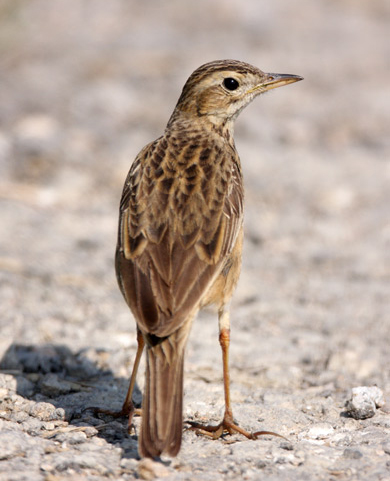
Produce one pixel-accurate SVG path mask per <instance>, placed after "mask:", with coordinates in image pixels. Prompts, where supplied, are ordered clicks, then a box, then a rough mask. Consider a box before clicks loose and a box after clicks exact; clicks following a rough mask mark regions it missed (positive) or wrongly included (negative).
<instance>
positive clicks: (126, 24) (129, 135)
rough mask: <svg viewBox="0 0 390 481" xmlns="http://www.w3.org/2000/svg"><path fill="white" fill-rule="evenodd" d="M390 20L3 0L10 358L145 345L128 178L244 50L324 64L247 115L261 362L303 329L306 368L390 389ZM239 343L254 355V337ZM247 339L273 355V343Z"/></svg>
mask: <svg viewBox="0 0 390 481" xmlns="http://www.w3.org/2000/svg"><path fill="white" fill-rule="evenodd" d="M389 25H390V3H389V2H387V1H385V0H384V1H381V0H317V1H316V2H313V1H309V0H290V1H288V2H286V1H283V0H274V1H272V2H269V1H265V0H264V1H263V0H261V1H259V0H244V1H234V0H211V1H210V0H207V1H206V0H198V1H196V2H183V1H180V0H170V1H166V2H161V1H156V0H143V1H142V2H139V1H135V0H111V1H109V2H108V1H106V0H82V1H80V0H51V1H50V2H48V1H44V0H2V1H1V3H0V206H1V207H0V225H1V234H0V271H1V272H0V283H1V290H0V329H1V333H2V334H1V338H0V352H1V353H4V352H5V351H6V350H7V349H8V347H9V346H10V344H11V343H13V342H18V343H22V344H23V343H33V344H41V343H58V342H61V343H64V344H66V345H68V346H70V347H71V348H72V349H75V350H76V349H81V348H87V347H88V346H93V347H94V348H97V347H99V348H100V349H106V350H108V351H110V352H111V354H110V356H111V357H113V356H114V357H115V353H118V352H122V351H121V349H123V352H125V353H126V354H123V356H129V354H128V353H129V350H128V349H129V347H131V348H134V346H135V326H134V324H133V321H132V320H130V314H129V312H128V309H127V307H126V306H125V304H124V302H123V300H122V299H121V295H120V293H119V291H118V288H117V286H116V280H115V274H114V267H113V254H114V249H115V243H116V229H117V211H118V202H119V198H120V194H121V189H122V185H123V182H124V179H125V176H126V173H127V171H128V169H129V167H130V165H131V162H132V160H133V159H134V157H135V155H136V154H137V153H138V152H139V150H140V149H141V148H142V147H143V146H144V145H145V144H146V143H147V142H149V141H151V140H153V139H154V138H156V137H157V136H159V135H161V133H162V132H163V129H164V127H165V124H166V122H167V120H168V118H169V116H170V114H171V112H172V110H173V108H174V106H175V103H176V101H177V99H178V97H179V94H180V92H181V89H182V87H183V85H184V82H185V81H186V79H187V78H188V76H189V75H190V74H191V72H192V71H193V70H194V69H195V68H197V67H198V66H200V65H201V64H203V63H205V62H208V61H211V60H215V59H223V58H234V59H238V60H243V61H246V62H249V63H251V64H253V65H256V66H257V67H259V68H261V69H262V70H264V71H269V72H278V73H292V74H298V75H301V76H303V77H304V78H305V80H304V82H300V83H299V84H294V85H291V86H288V87H286V88H283V89H278V90H276V91H272V92H271V93H269V94H267V95H264V96H263V97H261V98H259V99H257V100H256V101H255V102H254V103H252V104H251V105H250V106H249V107H248V108H247V109H246V110H245V111H244V113H243V114H242V115H241V117H240V118H239V119H238V121H237V126H236V145H237V148H238V151H239V153H240V156H241V159H242V164H243V170H244V176H245V180H246V207H247V210H246V243H245V252H244V266H243V274H242V279H241V282H240V284H239V288H238V291H237V295H236V297H235V300H234V306H235V310H236V311H235V312H236V313H237V314H236V317H237V318H238V319H237V320H236V324H237V325H240V326H241V327H242V329H243V332H244V331H245V330H248V331H250V332H252V336H255V337H256V336H259V335H263V336H264V337H267V339H268V341H267V345H266V346H265V347H264V352H262V355H261V361H262V362H265V363H267V362H268V364H269V366H271V364H272V365H273V361H275V365H277V366H280V370H281V371H283V370H284V368H285V366H287V365H289V363H290V361H291V359H292V358H291V357H289V355H288V354H287V353H288V352H290V351H288V349H289V347H288V346H291V345H292V344H293V343H294V342H295V343H298V344H299V346H300V349H299V352H300V354H299V355H302V357H304V355H305V352H306V354H307V355H306V361H305V362H306V364H307V363H309V364H310V362H311V361H313V362H315V361H316V359H317V358H318V357H321V356H322V357H323V358H326V359H328V366H330V368H331V369H332V368H333V369H334V370H335V371H336V372H337V373H338V375H339V376H341V375H343V373H347V374H348V373H349V374H350V375H352V373H353V375H354V376H357V377H358V378H359V379H363V378H364V376H366V377H367V376H374V378H372V377H371V379H374V380H375V379H377V380H378V382H382V384H383V376H385V378H386V379H388V375H389V370H388V368H389V365H390V361H389V359H390V358H389V352H388V342H389V332H388V325H387V324H386V322H385V318H386V316H388V313H389V309H388V308H389V305H388V298H389V290H388V288H389V278H390V275H389V265H390V255H389V252H390V249H389V248H390V225H389V200H390V198H389V192H390V188H389V177H390V164H389V161H390V137H389V125H390V108H389V107H390V68H389V62H390V42H389ZM213 319H214V318H213ZM387 320H388V318H387ZM199 322H200V324H199V325H200V326H203V328H204V329H206V327H205V325H204V322H203V321H202V320H200V321H199ZM202 322H203V324H202ZM212 322H213V323H214V324H213V327H210V330H211V329H213V332H216V328H217V323H216V320H215V319H214V321H212ZM205 332H206V334H207V333H208V331H207V329H206V331H205ZM210 332H211V331H210ZM243 335H244V334H243ZM305 336H306V337H305ZM255 337H251V336H250V335H249V337H247V338H245V339H246V340H243V343H244V341H245V342H246V343H248V342H250V340H251V339H255ZM197 339H198V338H197V336H196V334H193V340H192V343H193V344H192V346H193V347H192V348H191V349H192V350H193V351H191V350H190V357H189V359H190V361H189V368H191V362H195V363H196V362H198V363H202V362H203V360H202V359H203V358H202V357H201V353H200V354H199V352H203V351H199V352H198V354H197V356H198V357H197V358H196V357H195V355H193V356H192V357H191V352H197V349H199V350H201V348H202V346H201V343H200V341H201V340H200V339H198V340H197ZM257 339H260V340H259V341H258V342H262V340H261V339H262V338H259V337H258V338H257ZM305 339H306V341H305ZM211 342H212V345H213V346H214V345H216V344H215V343H216V338H213V339H212V340H211V341H210V343H211ZM206 345H207V343H206ZM210 345H211V344H210ZM233 345H234V343H233ZM330 345H331V346H332V348H330V347H329V346H330ZM279 348H280V349H282V350H283V356H281V354H280V352H281V351H280V350H279ZM232 349H233V362H234V360H236V361H237V360H240V359H241V357H240V356H241V354H240V351H239V349H242V345H240V342H237V344H236V348H234V347H232ZM234 349H236V351H234ZM246 349H247V350H246V353H248V352H249V353H250V352H251V350H253V353H254V354H253V355H254V356H255V357H256V356H258V354H256V352H257V349H258V345H257V343H256V345H253V346H252V347H251V346H249V347H247V348H246ZM330 349H331V350H330ZM305 350H306V351H305ZM329 350H330V351H329ZM293 352H294V351H291V356H293V357H294V356H295V357H296V356H297V352H296V351H295V354H292V353H293ZM302 353H303V354H302ZM91 356H93V355H92V354H91ZM110 356H108V358H110ZM207 356H208V354H207V352H205V358H204V364H205V365H206V364H207V363H208V362H210V357H207ZM213 356H215V358H216V359H218V360H219V352H218V351H217V350H216V353H215V354H211V358H213ZM234 356H235V357H234ZM267 356H268V357H267ZM242 357H243V360H242V362H243V363H245V362H249V361H245V360H244V359H245V357H244V353H242ZM281 357H282V358H283V359H282V360H281ZM294 359H295V358H294ZM308 359H309V360H308ZM329 359H330V361H329ZM364 359H365V361H364ZM105 362H111V361H109V360H107V356H106V361H105ZM294 362H295V361H294ZM302 362H303V361H302ZM329 362H330V364H329ZM252 363H253V359H252ZM332 363H333V364H332ZM348 363H350V365H349V364H348ZM120 364H121V363H119V364H118V366H120ZM348 366H349V367H348ZM384 366H385V369H383V367H384ZM198 367H199V366H198ZM113 369H116V368H115V367H114V368H113ZM117 369H118V372H119V373H121V374H123V375H124V376H125V375H126V376H127V372H128V366H125V367H117ZM274 369H276V367H274ZM348 369H349V371H348ZM359 376H360V377H359ZM375 376H376V377H375Z"/></svg>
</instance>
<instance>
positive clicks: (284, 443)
mask: <svg viewBox="0 0 390 481" xmlns="http://www.w3.org/2000/svg"><path fill="white" fill-rule="evenodd" d="M279 446H280V447H281V448H282V449H285V450H286V451H292V450H293V449H294V446H293V445H292V443H290V441H282V442H281V443H280V445H279Z"/></svg>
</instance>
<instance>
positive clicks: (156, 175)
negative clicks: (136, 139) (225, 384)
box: [116, 137, 243, 337]
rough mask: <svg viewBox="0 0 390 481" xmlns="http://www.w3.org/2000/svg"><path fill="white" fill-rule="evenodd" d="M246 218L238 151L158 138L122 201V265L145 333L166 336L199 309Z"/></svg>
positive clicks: (121, 277)
mask: <svg viewBox="0 0 390 481" xmlns="http://www.w3.org/2000/svg"><path fill="white" fill-rule="evenodd" d="M242 217H243V191H242V180H241V172H240V167H239V160H238V157H237V154H236V153H235V151H233V150H231V151H230V150H228V152H226V149H225V150H224V149H221V148H220V147H218V146H217V145H214V146H213V145H212V146H211V147H202V146H201V145H198V144H195V143H194V144H191V143H188V144H187V145H184V146H181V147H180V149H177V148H175V145H173V146H172V145H170V142H169V139H168V140H167V139H166V138H164V137H161V138H160V139H157V141H155V142H153V143H152V144H149V145H148V146H146V147H145V148H144V149H143V150H142V151H141V153H140V154H139V156H138V157H137V158H136V160H135V161H134V164H133V166H132V168H131V169H130V172H129V175H128V177H127V180H126V183H125V186H124V190H123V194H122V200H121V206H120V223H119V235H118V249H117V257H116V268H117V276H118V281H119V285H120V287H121V290H122V292H123V294H124V296H125V298H126V300H127V302H128V304H129V306H130V308H131V309H132V311H133V313H134V315H135V317H136V320H137V323H138V325H139V326H140V328H141V330H143V331H144V332H145V333H149V334H152V335H155V336H159V337H164V336H167V335H169V334H170V333H172V332H173V331H175V330H176V329H177V328H178V327H179V326H180V325H181V324H182V323H183V322H184V321H185V320H186V318H187V317H188V316H189V315H190V314H191V313H192V312H193V311H194V309H197V307H198V305H199V302H200V301H201V299H202V297H203V296H204V295H205V294H206V292H207V290H208V288H209V286H210V285H211V283H212V282H213V280H214V279H215V278H216V276H217V275H218V274H219V272H220V270H221V268H222V267H223V264H224V260H226V257H227V255H228V254H229V253H230V252H231V250H232V249H233V247H234V245H235V242H236V240H237V236H238V233H239V230H240V228H241V225H242Z"/></svg>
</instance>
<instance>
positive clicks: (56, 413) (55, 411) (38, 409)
mask: <svg viewBox="0 0 390 481" xmlns="http://www.w3.org/2000/svg"><path fill="white" fill-rule="evenodd" d="M29 414H30V416H32V417H34V418H37V419H39V420H40V421H54V420H58V419H62V420H64V419H65V411H64V410H63V409H62V408H55V406H53V405H52V404H50V403H46V402H39V403H36V404H33V405H32V406H31V408H30V412H29Z"/></svg>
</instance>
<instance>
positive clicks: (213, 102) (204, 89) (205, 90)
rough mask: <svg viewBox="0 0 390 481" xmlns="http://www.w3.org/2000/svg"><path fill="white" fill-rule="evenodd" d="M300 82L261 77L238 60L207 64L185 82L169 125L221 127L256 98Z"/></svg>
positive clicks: (286, 77) (267, 75)
mask: <svg viewBox="0 0 390 481" xmlns="http://www.w3.org/2000/svg"><path fill="white" fill-rule="evenodd" d="M299 80H302V77H300V76H298V75H286V74H271V73H264V72H262V71H261V70H259V69H258V68H256V67H253V66H252V65H250V64H247V63H245V62H239V61H237V60H217V61H214V62H210V63H206V64H205V65H202V66H201V67H199V68H198V69H196V70H195V71H194V72H193V73H192V75H191V76H190V77H189V79H188V80H187V82H186V84H185V85H184V87H183V91H182V94H181V96H180V98H179V101H178V103H177V105H176V108H175V111H174V113H173V115H172V118H171V121H174V120H176V119H179V118H190V119H192V120H193V121H196V119H197V118H199V119H203V120H204V121H206V122H207V121H209V122H211V123H212V124H214V125H215V126H216V127H219V126H224V125H226V124H227V123H232V122H233V121H234V119H235V118H236V117H237V115H238V114H239V113H240V112H241V110H242V109H243V108H244V107H245V106H246V105H248V104H249V102H251V101H252V100H253V99H254V98H255V97H256V96H257V95H259V94H261V93H263V92H266V91H268V90H271V89H274V88H277V87H282V86H283V85H287V84H290V83H293V82H297V81H299Z"/></svg>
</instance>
